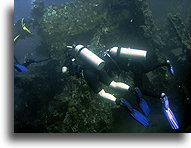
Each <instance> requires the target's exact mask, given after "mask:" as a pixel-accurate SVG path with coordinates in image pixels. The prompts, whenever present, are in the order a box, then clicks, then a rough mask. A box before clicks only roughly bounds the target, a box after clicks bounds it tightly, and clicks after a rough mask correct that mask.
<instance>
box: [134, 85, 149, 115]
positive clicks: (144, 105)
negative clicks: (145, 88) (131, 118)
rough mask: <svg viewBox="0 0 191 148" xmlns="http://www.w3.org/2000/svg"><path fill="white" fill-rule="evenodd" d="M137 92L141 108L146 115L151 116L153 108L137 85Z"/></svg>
mask: <svg viewBox="0 0 191 148" xmlns="http://www.w3.org/2000/svg"><path fill="white" fill-rule="evenodd" d="M135 92H136V94H137V98H138V100H139V106H140V108H141V110H142V111H143V112H144V114H145V115H146V116H149V114H150V111H151V109H150V107H149V105H148V103H147V102H146V101H145V99H143V95H142V93H141V91H140V89H139V88H138V87H135Z"/></svg>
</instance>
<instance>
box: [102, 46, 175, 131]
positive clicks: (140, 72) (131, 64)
mask: <svg viewBox="0 0 191 148" xmlns="http://www.w3.org/2000/svg"><path fill="white" fill-rule="evenodd" d="M105 57H107V58H108V59H110V62H111V63H112V62H113V63H114V64H113V65H117V66H116V67H118V68H116V69H118V70H119V71H120V70H124V71H131V72H132V73H133V74H134V77H133V79H134V83H135V85H136V86H138V87H135V89H134V90H135V92H136V94H137V97H138V98H139V99H140V100H139V101H140V104H139V105H140V107H141V109H142V110H143V112H144V113H145V114H146V115H148V113H149V112H148V110H149V106H148V104H147V103H146V101H145V100H144V99H143V95H142V93H143V94H144V95H147V96H151V97H156V98H160V99H161V101H162V104H163V111H164V114H165V116H166V118H167V119H168V122H169V123H170V125H171V127H172V129H179V125H178V122H177V120H176V118H175V116H174V114H173V112H172V110H171V108H170V106H169V101H168V97H167V95H166V94H165V93H163V92H159V91H156V90H155V89H153V88H151V89H145V88H144V87H143V77H144V76H145V74H146V73H148V72H150V71H153V70H155V69H157V68H159V67H163V66H166V67H167V68H168V70H169V72H170V74H171V75H174V68H173V66H172V65H171V63H170V61H169V60H166V61H164V62H162V63H157V62H156V63H155V64H152V63H150V64H149V65H148V66H145V65H143V63H142V62H143V61H139V59H144V60H147V62H148V61H149V59H150V58H151V57H152V54H151V53H150V52H147V51H143V50H137V49H130V48H118V47H113V48H111V49H110V50H107V51H106V52H105ZM129 59H133V60H129ZM135 59H136V60H135ZM110 65H111V64H110ZM109 67H111V66H109ZM112 70H114V69H112ZM112 70H110V72H112ZM139 88H140V89H141V91H140V90H139Z"/></svg>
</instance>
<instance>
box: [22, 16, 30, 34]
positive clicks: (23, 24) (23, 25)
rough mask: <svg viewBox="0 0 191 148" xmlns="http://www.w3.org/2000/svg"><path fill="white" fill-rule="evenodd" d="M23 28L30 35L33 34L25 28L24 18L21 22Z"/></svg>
mask: <svg viewBox="0 0 191 148" xmlns="http://www.w3.org/2000/svg"><path fill="white" fill-rule="evenodd" d="M21 26H22V28H23V30H25V31H27V32H28V33H31V31H30V30H29V29H28V28H27V27H26V26H25V23H24V18H22V20H21Z"/></svg>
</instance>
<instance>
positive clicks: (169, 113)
mask: <svg viewBox="0 0 191 148" xmlns="http://www.w3.org/2000/svg"><path fill="white" fill-rule="evenodd" d="M160 99H161V101H162V104H163V111H164V114H165V116H166V118H167V119H168V122H169V123H170V125H171V127H172V128H173V129H179V126H178V122H177V120H176V118H175V116H174V114H173V112H172V110H171V108H170V106H169V101H168V97H167V96H166V94H165V93H162V94H161V98H160Z"/></svg>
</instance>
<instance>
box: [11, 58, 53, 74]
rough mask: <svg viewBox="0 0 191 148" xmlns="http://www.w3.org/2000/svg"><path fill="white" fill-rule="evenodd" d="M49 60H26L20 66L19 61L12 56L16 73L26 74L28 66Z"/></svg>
mask: <svg viewBox="0 0 191 148" xmlns="http://www.w3.org/2000/svg"><path fill="white" fill-rule="evenodd" d="M49 59H50V58H47V59H43V60H36V59H30V58H27V59H26V60H25V62H24V63H23V64H20V63H19V61H18V60H17V58H16V57H15V56H14V60H15V64H14V68H15V69H16V70H17V71H18V72H27V71H29V69H28V68H27V67H28V66H29V65H31V64H33V63H41V62H44V61H48V60H49Z"/></svg>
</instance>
